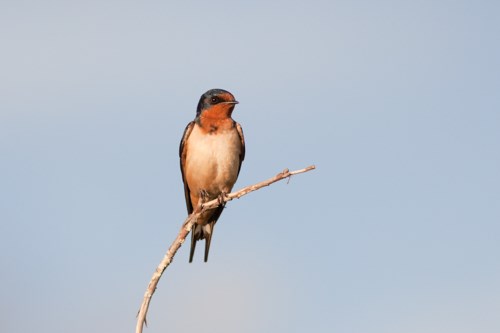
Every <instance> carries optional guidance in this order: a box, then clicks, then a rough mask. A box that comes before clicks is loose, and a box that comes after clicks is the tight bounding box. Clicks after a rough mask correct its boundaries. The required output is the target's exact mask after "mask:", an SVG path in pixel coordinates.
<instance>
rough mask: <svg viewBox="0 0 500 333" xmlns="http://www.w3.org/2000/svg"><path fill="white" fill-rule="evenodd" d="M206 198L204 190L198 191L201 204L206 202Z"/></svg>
mask: <svg viewBox="0 0 500 333" xmlns="http://www.w3.org/2000/svg"><path fill="white" fill-rule="evenodd" d="M208 198H209V195H208V192H207V191H206V190H200V199H201V202H203V203H205V202H207V201H208Z"/></svg>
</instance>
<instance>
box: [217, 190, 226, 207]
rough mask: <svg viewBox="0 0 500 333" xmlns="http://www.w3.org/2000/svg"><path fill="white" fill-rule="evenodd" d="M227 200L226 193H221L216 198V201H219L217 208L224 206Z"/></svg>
mask: <svg viewBox="0 0 500 333" xmlns="http://www.w3.org/2000/svg"><path fill="white" fill-rule="evenodd" d="M227 199H228V196H227V193H226V192H221V193H220V194H219V196H218V197H217V200H218V201H219V206H224V205H225V204H226V201H227Z"/></svg>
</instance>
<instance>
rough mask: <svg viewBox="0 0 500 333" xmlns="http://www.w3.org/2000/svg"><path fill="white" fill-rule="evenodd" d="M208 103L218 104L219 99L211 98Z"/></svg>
mask: <svg viewBox="0 0 500 333" xmlns="http://www.w3.org/2000/svg"><path fill="white" fill-rule="evenodd" d="M210 102H212V104H216V103H219V97H216V96H214V97H212V98H211V99H210Z"/></svg>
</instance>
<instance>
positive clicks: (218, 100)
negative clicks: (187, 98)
mask: <svg viewBox="0 0 500 333" xmlns="http://www.w3.org/2000/svg"><path fill="white" fill-rule="evenodd" d="M237 103H238V102H237V101H236V100H235V99H234V96H233V94H231V93H230V92H229V91H226V90H222V89H212V90H209V91H207V92H206V93H205V94H203V96H201V99H200V102H199V103H198V110H197V116H201V117H205V118H214V119H225V118H229V117H231V113H232V112H233V110H234V106H235V104H237Z"/></svg>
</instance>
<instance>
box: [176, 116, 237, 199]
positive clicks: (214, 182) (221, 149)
mask: <svg viewBox="0 0 500 333" xmlns="http://www.w3.org/2000/svg"><path fill="white" fill-rule="evenodd" d="M186 144H187V147H186V148H187V156H186V164H185V172H186V175H189V177H188V186H189V188H190V190H191V191H192V192H193V191H196V192H195V193H198V192H199V191H200V190H205V191H207V192H208V193H209V194H210V196H211V197H215V196H217V195H219V194H220V193H221V192H226V193H229V192H230V191H231V189H232V187H233V185H234V183H235V182H236V178H237V177H238V168H239V164H240V152H241V140H240V137H239V134H238V131H237V130H236V128H232V129H230V130H227V131H221V132H220V133H217V134H206V133H202V131H201V129H200V127H199V126H198V125H195V126H194V128H193V131H192V132H191V135H190V136H189V138H188V140H187V143H186Z"/></svg>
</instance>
